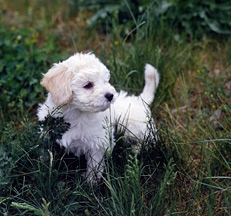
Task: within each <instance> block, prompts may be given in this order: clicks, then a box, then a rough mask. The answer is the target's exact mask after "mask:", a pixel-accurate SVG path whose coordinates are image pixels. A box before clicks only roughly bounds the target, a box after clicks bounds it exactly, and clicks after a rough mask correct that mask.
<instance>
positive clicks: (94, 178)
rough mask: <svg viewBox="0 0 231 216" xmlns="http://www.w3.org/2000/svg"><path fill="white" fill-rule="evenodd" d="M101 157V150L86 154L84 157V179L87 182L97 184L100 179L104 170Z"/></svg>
mask: <svg viewBox="0 0 231 216" xmlns="http://www.w3.org/2000/svg"><path fill="white" fill-rule="evenodd" d="M103 155H104V153H103V151H102V150H101V149H97V150H95V151H91V152H88V154H87V155H86V159H87V172H86V178H87V180H88V181H89V182H92V183H97V182H98V181H99V180H100V179H101V177H102V173H103V170H104V160H103Z"/></svg>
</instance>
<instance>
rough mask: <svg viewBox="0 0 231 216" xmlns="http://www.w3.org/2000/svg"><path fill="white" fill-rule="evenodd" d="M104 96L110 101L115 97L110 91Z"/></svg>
mask: <svg viewBox="0 0 231 216" xmlns="http://www.w3.org/2000/svg"><path fill="white" fill-rule="evenodd" d="M104 97H105V98H106V99H107V100H108V101H109V102H111V101H112V99H113V97H114V95H113V94H110V93H107V94H105V95H104Z"/></svg>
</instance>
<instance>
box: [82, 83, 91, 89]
mask: <svg viewBox="0 0 231 216" xmlns="http://www.w3.org/2000/svg"><path fill="white" fill-rule="evenodd" d="M92 87H93V83H92V82H89V83H87V84H86V85H85V86H83V88H85V89H91V88H92Z"/></svg>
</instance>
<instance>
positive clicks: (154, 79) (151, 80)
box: [140, 64, 160, 105]
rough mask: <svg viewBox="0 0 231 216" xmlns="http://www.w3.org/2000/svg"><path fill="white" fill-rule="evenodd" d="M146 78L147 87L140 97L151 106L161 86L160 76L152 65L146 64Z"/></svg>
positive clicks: (145, 86)
mask: <svg viewBox="0 0 231 216" xmlns="http://www.w3.org/2000/svg"><path fill="white" fill-rule="evenodd" d="M144 78H145V85H144V89H143V92H142V93H141V94H140V97H141V99H142V100H144V101H145V102H146V103H147V104H148V105H150V104H151V103H152V101H153V99H154V95H155V91H156V89H157V87H158V85H159V81H160V75H159V73H158V72H157V70H156V69H155V68H154V67H153V66H152V65H150V64H146V66H145V71H144Z"/></svg>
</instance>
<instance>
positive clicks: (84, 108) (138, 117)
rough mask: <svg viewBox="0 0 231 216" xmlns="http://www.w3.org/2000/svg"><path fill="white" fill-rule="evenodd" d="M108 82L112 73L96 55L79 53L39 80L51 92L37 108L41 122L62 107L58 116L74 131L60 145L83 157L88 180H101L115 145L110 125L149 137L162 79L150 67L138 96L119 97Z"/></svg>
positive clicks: (58, 64) (121, 94) (67, 133)
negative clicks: (106, 156)
mask: <svg viewBox="0 0 231 216" xmlns="http://www.w3.org/2000/svg"><path fill="white" fill-rule="evenodd" d="M109 79H110V72H109V70H108V69H107V68H106V66H105V65H104V64H102V63H101V62H100V60H99V59H98V58H96V57H95V55H94V54H91V53H88V54H82V53H77V54H75V55H73V56H71V57H70V58H68V59H67V60H65V61H63V62H60V63H57V64H54V66H53V67H52V68H51V69H50V70H49V71H48V72H47V73H46V74H44V77H43V79H42V81H41V85H42V86H44V87H45V88H46V89H47V90H48V92H49V93H48V97H47V99H46V101H45V103H44V104H42V105H40V107H39V109H38V118H39V120H40V121H41V120H44V119H45V117H46V116H47V115H48V114H50V113H52V111H54V110H55V109H57V107H61V112H59V113H56V117H57V116H63V117H64V120H65V121H66V122H69V123H70V125H71V126H70V129H69V130H68V131H67V132H65V133H64V134H63V136H62V139H61V140H57V141H58V143H59V144H60V145H61V146H64V147H65V148H67V150H68V151H70V152H72V153H74V154H75V155H76V156H80V155H81V154H85V157H86V160H87V172H86V177H87V179H88V180H89V181H95V180H98V179H100V178H101V175H102V171H103V166H104V162H103V156H104V153H105V151H108V150H111V148H112V147H113V145H114V138H113V128H112V127H111V126H113V125H114V124H119V125H122V124H124V125H126V128H127V129H126V132H125V136H137V137H139V138H142V136H145V134H146V132H147V129H148V120H149V119H150V115H151V114H150V110H149V108H148V105H149V104H150V103H151V102H152V101H153V99H154V93H155V90H156V88H157V86H158V83H159V74H158V72H157V71H156V70H155V68H154V67H152V66H151V65H149V64H147V65H146V68H145V86H144V89H143V92H142V93H141V94H140V96H127V93H126V92H123V91H121V92H120V93H116V90H115V88H114V87H113V86H112V85H111V84H110V83H109ZM109 107H110V109H109ZM152 124H153V129H155V125H154V122H152Z"/></svg>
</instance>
